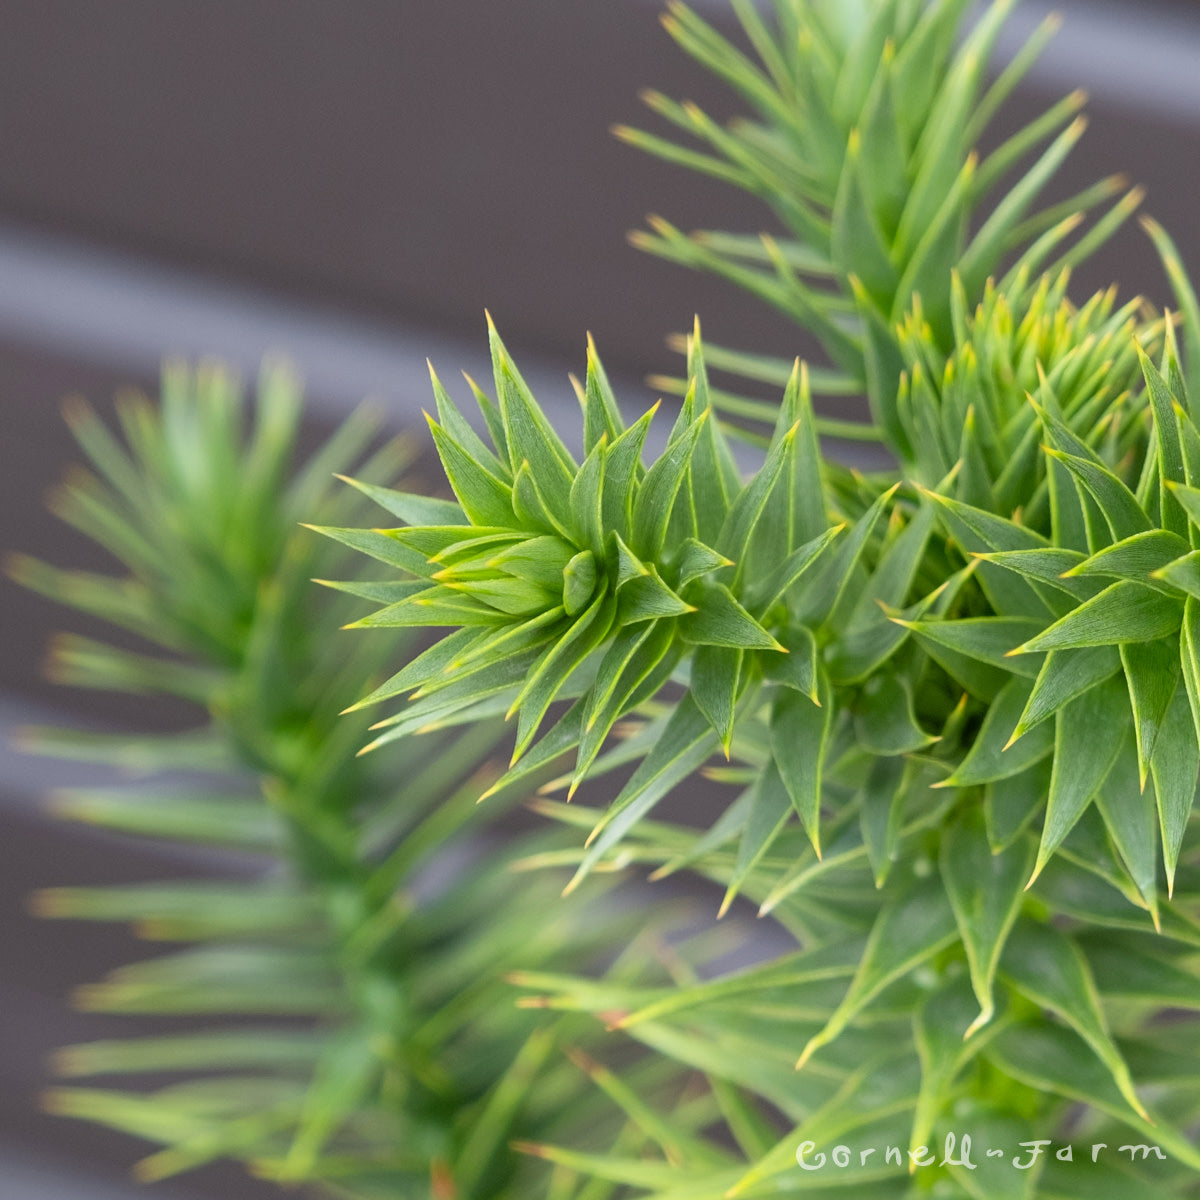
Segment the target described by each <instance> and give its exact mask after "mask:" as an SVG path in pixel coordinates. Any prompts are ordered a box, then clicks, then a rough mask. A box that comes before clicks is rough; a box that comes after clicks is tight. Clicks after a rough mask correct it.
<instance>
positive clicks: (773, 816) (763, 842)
mask: <svg viewBox="0 0 1200 1200" xmlns="http://www.w3.org/2000/svg"><path fill="white" fill-rule="evenodd" d="M750 794H751V795H752V797H753V799H752V800H751V802H750V811H749V815H748V816H747V819H746V826H745V828H744V829H743V830H742V837H741V841H740V842H739V843H738V853H737V861H736V862H735V863H734V867H733V875H732V877H731V878H730V880H729V884H728V886H727V887H726V889H725V895H724V898H723V899H722V900H721V908H720V910H719V912H718V913H717V916H718V917H723V916H724V915H725V913H726V912H728V911H729V906H730V905H731V904H732V903H733V901H734V900H735V899H736V897H737V896H738V894H739V893H740V892H741V890H742V885H743V883H745V881H746V878H747V876H748V875H749V874H750V872H751V871H753V870H754V868H755V866H757V864H758V863H759V861H760V860H761V859H762V856H763V855H764V854H765V853H766V852H767V850H768V849H769V848H770V846H771V844H772V843H773V842H774V841H775V839H776V837H777V836H778V835H779V832H780V830H782V829H783V827H784V825H786V824H787V820H788V817H789V816H790V815H791V813H792V800H791V795H790V793H789V792H788V789H787V788H786V787H785V786H784V783H783V779H782V777H781V776H780V774H779V769H778V767H777V766H776V764H775V760H774V759H768V760H767V764H766V766H765V767H763V769H762V770H761V771H760V772H759V774H758V776H757V778H756V779H755V781H754V783H753V784H751V786H750Z"/></svg>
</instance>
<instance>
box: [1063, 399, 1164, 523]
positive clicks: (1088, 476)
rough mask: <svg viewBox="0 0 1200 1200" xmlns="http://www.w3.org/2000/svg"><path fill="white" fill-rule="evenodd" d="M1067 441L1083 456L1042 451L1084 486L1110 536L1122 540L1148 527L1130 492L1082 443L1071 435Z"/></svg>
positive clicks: (1143, 512)
mask: <svg viewBox="0 0 1200 1200" xmlns="http://www.w3.org/2000/svg"><path fill="white" fill-rule="evenodd" d="M1051 422H1052V423H1053V419H1052V418H1051ZM1049 432H1050V436H1051V438H1052V439H1053V440H1055V441H1057V442H1060V443H1064V442H1065V438H1064V437H1061V436H1058V437H1056V435H1055V432H1054V431H1053V429H1052V430H1051V431H1049ZM1070 444H1071V445H1072V446H1073V447H1075V448H1076V449H1079V450H1083V451H1084V452H1085V453H1086V454H1087V457H1081V456H1080V455H1079V454H1070V453H1064V452H1063V451H1061V450H1053V449H1050V448H1047V450H1046V453H1047V454H1049V455H1051V456H1052V457H1053V458H1055V459H1056V460H1057V461H1058V462H1061V463H1062V464H1063V465H1064V466H1065V467H1066V468H1067V469H1068V470H1069V471H1070V472H1071V474H1072V475H1074V476H1075V478H1076V479H1077V480H1078V482H1079V483H1080V484H1082V485H1083V487H1084V488H1086V489H1087V492H1088V493H1089V494H1090V495H1091V497H1092V499H1094V500H1095V501H1096V503H1097V505H1098V506H1099V508H1100V512H1101V513H1102V514H1103V516H1104V519H1105V521H1106V522H1107V524H1108V527H1109V529H1110V531H1111V532H1112V536H1113V537H1114V538H1115V539H1116V540H1117V541H1123V540H1125V539H1126V538H1131V537H1133V536H1134V535H1135V534H1138V533H1143V532H1145V531H1146V530H1148V529H1149V528H1150V519H1149V517H1147V516H1146V513H1145V511H1144V510H1143V508H1142V506H1141V505H1140V504H1139V503H1138V502H1137V499H1136V498H1135V497H1134V494H1133V493H1132V492H1131V491H1130V490H1129V489H1128V488H1127V487H1126V486H1125V485H1124V484H1123V483H1122V482H1121V481H1120V480H1119V479H1118V478H1117V477H1116V476H1115V475H1114V474H1113V473H1112V472H1111V471H1110V470H1109V469H1108V468H1107V467H1106V466H1105V465H1104V464H1103V463H1102V462H1101V461H1100V460H1099V459H1098V458H1096V456H1095V455H1094V454H1092V453H1091V452H1090V451H1089V450H1088V449H1087V447H1086V446H1084V445H1083V444H1082V443H1080V442H1078V440H1077V439H1075V438H1072V439H1071V442H1070Z"/></svg>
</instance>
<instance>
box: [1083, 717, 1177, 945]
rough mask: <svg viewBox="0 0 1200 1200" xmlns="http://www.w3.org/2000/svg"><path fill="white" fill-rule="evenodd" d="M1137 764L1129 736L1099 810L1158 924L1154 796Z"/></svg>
mask: <svg viewBox="0 0 1200 1200" xmlns="http://www.w3.org/2000/svg"><path fill="white" fill-rule="evenodd" d="M1189 732H1190V730H1189ZM1137 761H1138V759H1137V754H1136V752H1135V749H1134V745H1133V739H1132V738H1131V737H1129V736H1128V735H1126V738H1125V744H1124V745H1123V746H1122V748H1121V750H1120V751H1119V752H1118V753H1117V758H1116V761H1115V762H1114V763H1113V767H1112V770H1111V771H1109V773H1108V775H1107V777H1106V778H1105V780H1104V782H1103V783H1102V784H1101V785H1100V789H1099V791H1098V792H1097V793H1096V807H1097V808H1098V809H1099V810H1100V815H1101V816H1102V817H1103V818H1104V824H1105V827H1106V828H1107V830H1108V833H1109V836H1110V837H1111V838H1112V842H1113V845H1114V846H1115V847H1116V849H1117V853H1118V854H1120V856H1121V860H1122V862H1124V864H1125V869H1126V870H1127V871H1128V872H1129V878H1130V879H1132V880H1133V883H1134V886H1135V887H1136V888H1137V891H1138V895H1140V896H1141V897H1142V899H1143V900H1144V901H1145V902H1146V907H1147V908H1148V909H1149V910H1150V912H1151V914H1152V915H1153V917H1154V919H1155V923H1156V924H1157V923H1158V899H1157V883H1158V837H1157V822H1156V819H1155V812H1154V796H1153V795H1152V794H1151V793H1149V792H1147V791H1145V790H1144V788H1143V786H1142V785H1141V783H1140V782H1139V779H1138V773H1137Z"/></svg>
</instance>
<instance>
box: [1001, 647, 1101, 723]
mask: <svg viewBox="0 0 1200 1200" xmlns="http://www.w3.org/2000/svg"><path fill="white" fill-rule="evenodd" d="M1120 669H1121V656H1120V654H1119V653H1118V652H1117V651H1116V649H1114V648H1113V647H1112V646H1085V647H1081V648H1080V649H1077V650H1051V651H1050V653H1049V654H1047V655H1046V657H1045V659H1044V661H1043V662H1042V669H1041V670H1040V671H1039V672H1038V677H1037V682H1036V683H1035V684H1034V685H1033V691H1032V692H1031V693H1030V695H1029V700H1028V702H1027V703H1026V705H1025V711H1024V712H1022V713H1021V719H1020V720H1019V721H1018V722H1017V727H1016V729H1015V730H1014V733H1013V736H1014V737H1023V736H1024V734H1025V733H1026V731H1027V730H1030V729H1032V728H1034V726H1036V725H1037V724H1038V723H1039V722H1041V721H1044V720H1045V719H1046V718H1047V717H1050V716H1053V715H1054V714H1055V713H1056V712H1058V711H1059V710H1060V709H1061V708H1062V707H1063V705H1064V704H1068V703H1070V701H1072V700H1074V699H1075V698H1076V697H1077V696H1081V695H1083V693H1084V692H1086V691H1087V690H1088V689H1089V688H1091V687H1093V686H1094V685H1095V684H1098V683H1102V682H1103V681H1104V680H1105V679H1108V678H1110V677H1111V676H1113V675H1115V674H1116V673H1117V672H1118V671H1119V670H1120Z"/></svg>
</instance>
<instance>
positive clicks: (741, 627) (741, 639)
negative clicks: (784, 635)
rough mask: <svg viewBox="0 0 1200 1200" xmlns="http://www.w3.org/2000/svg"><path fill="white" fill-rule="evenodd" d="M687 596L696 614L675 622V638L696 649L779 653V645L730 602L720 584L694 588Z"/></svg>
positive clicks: (701, 585)
mask: <svg viewBox="0 0 1200 1200" xmlns="http://www.w3.org/2000/svg"><path fill="white" fill-rule="evenodd" d="M688 595H689V597H691V600H692V602H693V603H694V604H695V607H696V611H695V612H691V613H687V614H686V615H685V616H682V617H680V619H679V634H680V636H681V637H682V638H683V639H684V640H685V641H688V642H691V643H692V644H693V645H698V646H734V647H740V648H744V649H747V650H776V651H782V649H783V647H782V646H781V645H780V643H779V642H777V641H776V640H775V638H773V637H772V636H771V635H770V634H769V633H768V632H767V631H766V630H765V629H764V628H763V627H762V626H761V625H760V624H759V623H758V622H757V621H756V620H755V619H754V618H753V617H752V616H751V615H750V614H749V613H748V612H747V611H746V610H745V609H744V608H743V607H742V606H741V605H740V604H739V603H738V602H737V601H736V600H735V599H734V598H733V594H732V593H731V592H730V590H729V589H728V588H727V587H726V586H725V585H724V584H722V583H702V584H698V585H696V586H694V587H693V588H692V589H690V590H689V591H688Z"/></svg>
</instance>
